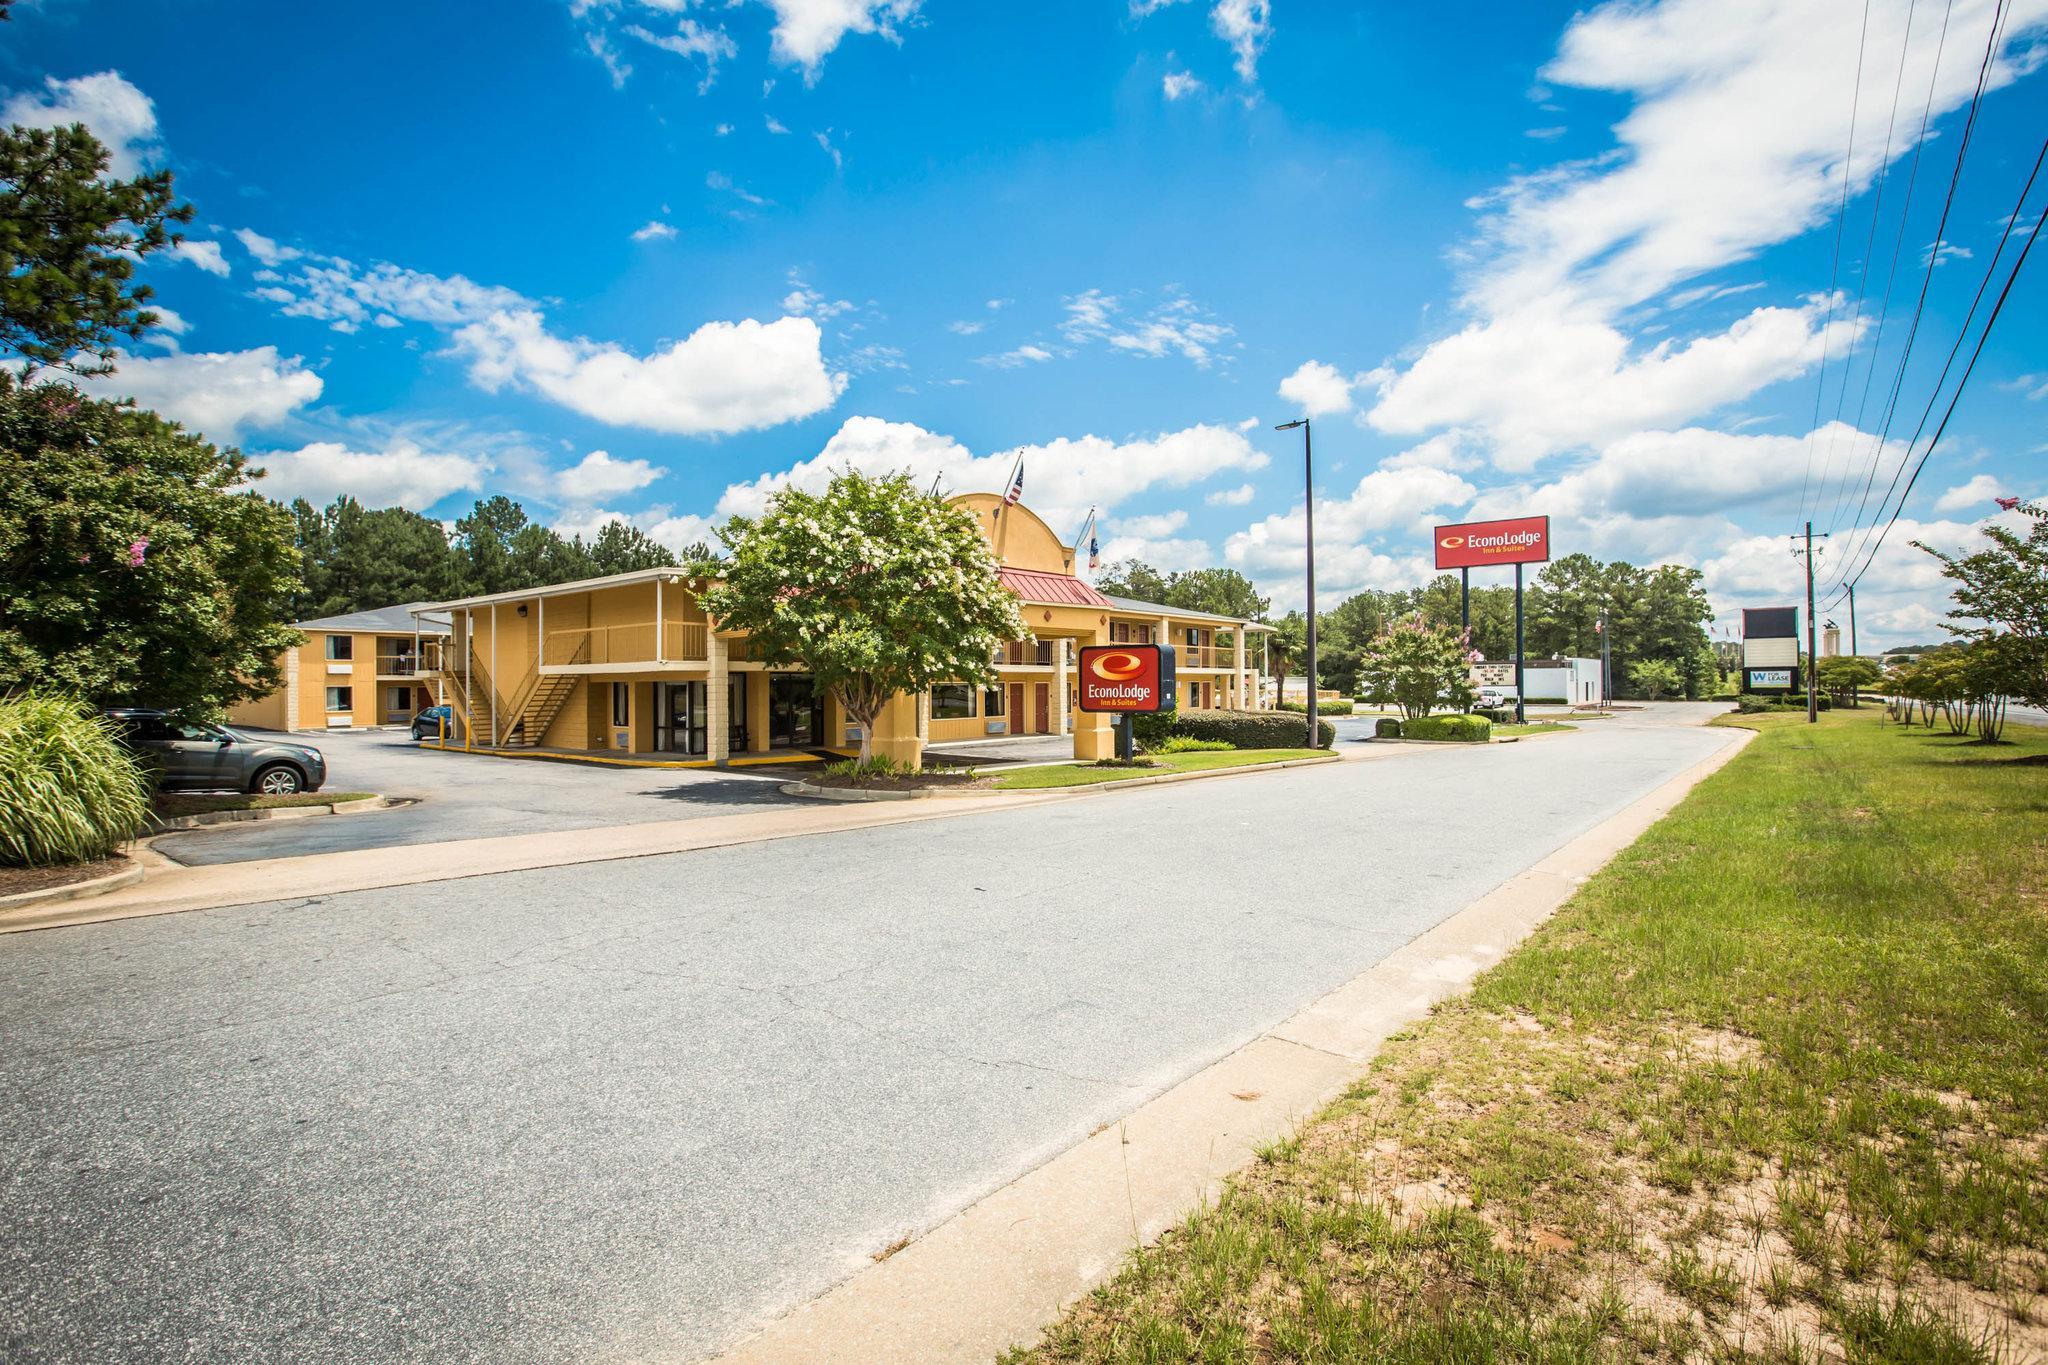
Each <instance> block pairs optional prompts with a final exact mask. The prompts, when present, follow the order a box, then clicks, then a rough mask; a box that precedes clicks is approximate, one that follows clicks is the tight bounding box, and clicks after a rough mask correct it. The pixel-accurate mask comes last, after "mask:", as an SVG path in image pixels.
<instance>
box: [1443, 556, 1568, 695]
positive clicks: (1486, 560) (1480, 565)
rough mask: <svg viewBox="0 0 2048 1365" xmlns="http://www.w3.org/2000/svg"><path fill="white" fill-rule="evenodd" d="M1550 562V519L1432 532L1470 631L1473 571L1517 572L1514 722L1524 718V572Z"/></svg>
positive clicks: (1467, 630)
mask: <svg viewBox="0 0 2048 1365" xmlns="http://www.w3.org/2000/svg"><path fill="white" fill-rule="evenodd" d="M1549 559H1550V518H1549V517H1510V518H1508V519H1507V520H1506V521H1468V522H1465V523H1464V524H1463V525H1460V526H1439V527H1437V528H1436V566H1437V567H1438V568H1439V569H1456V570H1457V571H1458V577H1459V579H1460V583H1459V592H1458V597H1459V601H1460V603H1461V605H1460V608H1459V615H1460V616H1461V617H1462V618H1463V620H1464V627H1465V630H1466V632H1467V633H1468V634H1469V633H1470V632H1471V630H1472V571H1473V570H1474V569H1485V568H1490V567H1492V566H1493V565H1495V564H1512V565H1514V566H1515V719H1516V720H1525V719H1527V718H1528V710H1527V703H1526V702H1525V701H1524V700H1523V696H1522V682H1523V678H1524V674H1523V670H1522V566H1523V565H1524V564H1543V563H1547V562H1549Z"/></svg>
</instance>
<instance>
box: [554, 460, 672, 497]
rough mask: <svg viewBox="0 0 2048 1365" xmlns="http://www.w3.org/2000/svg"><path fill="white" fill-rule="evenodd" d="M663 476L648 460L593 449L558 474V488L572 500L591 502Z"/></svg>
mask: <svg viewBox="0 0 2048 1365" xmlns="http://www.w3.org/2000/svg"><path fill="white" fill-rule="evenodd" d="M660 477H661V471H660V470H658V469H656V468H655V467H654V466H653V465H651V464H649V463H648V462H647V461H645V460H618V459H614V458H612V456H611V454H610V453H609V452H607V451H602V450H593V451H591V452H590V453H589V454H588V455H585V456H584V457H583V458H582V459H581V460H579V461H577V462H576V463H575V464H573V465H571V466H569V467H568V468H567V469H564V470H562V471H561V472H560V473H559V474H557V475H555V489H556V491H557V492H559V493H560V494H561V495H562V497H563V498H565V499H566V500H568V501H569V502H572V503H579V504H591V503H597V502H601V501H603V500H604V499H606V498H615V497H617V496H619V495H620V494H622V493H635V492H638V491H639V490H640V489H643V488H645V487H647V485H648V484H650V483H653V482H654V481H655V480H656V479H658V478H660Z"/></svg>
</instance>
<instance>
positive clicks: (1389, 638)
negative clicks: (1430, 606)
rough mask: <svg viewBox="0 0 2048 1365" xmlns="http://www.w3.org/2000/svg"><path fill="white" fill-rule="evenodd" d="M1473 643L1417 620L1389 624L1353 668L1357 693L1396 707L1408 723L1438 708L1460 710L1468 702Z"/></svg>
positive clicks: (1443, 627)
mask: <svg viewBox="0 0 2048 1365" xmlns="http://www.w3.org/2000/svg"><path fill="white" fill-rule="evenodd" d="M1471 653H1472V641H1471V639H1470V638H1469V637H1468V636H1466V635H1465V634H1464V632H1462V631H1456V630H1452V629H1451V628H1450V627H1449V626H1432V625H1428V624H1426V623H1424V621H1423V619H1422V618H1421V617H1420V616H1417V617H1414V618H1413V619H1411V620H1407V621H1399V622H1396V623H1395V624H1393V625H1391V626H1388V627H1387V628H1386V629H1385V630H1384V631H1382V632H1380V634H1378V635H1377V636H1375V637H1373V639H1372V641H1371V643H1369V644H1368V645H1366V647H1365V652H1364V654H1363V655H1362V656H1361V657H1360V659H1359V664H1358V687H1359V695H1361V696H1363V697H1364V698H1365V699H1366V700H1367V701H1370V702H1373V703H1375V704H1377V705H1381V706H1398V707H1400V708H1401V714H1402V715H1404V716H1406V717H1407V718H1408V719H1410V720H1414V719H1415V718H1417V717H1418V716H1426V715H1428V714H1429V713H1430V712H1431V711H1433V710H1435V709H1437V708H1438V707H1445V708H1448V709H1450V710H1454V711H1462V710H1464V709H1465V708H1466V707H1468V706H1470V705H1471V704H1472V680H1471V675H1470V668H1471V662H1470V661H1471Z"/></svg>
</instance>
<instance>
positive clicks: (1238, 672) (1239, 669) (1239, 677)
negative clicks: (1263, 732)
mask: <svg viewBox="0 0 2048 1365" xmlns="http://www.w3.org/2000/svg"><path fill="white" fill-rule="evenodd" d="M1230 634H1231V649H1230V654H1231V659H1230V668H1231V674H1230V677H1231V683H1232V686H1233V689H1234V690H1235V691H1236V692H1237V696H1236V697H1235V698H1234V699H1233V700H1234V702H1235V705H1236V709H1237V710H1239V711H1249V710H1251V709H1252V708H1251V705H1250V704H1249V703H1248V702H1246V700H1245V695H1244V622H1242V621H1240V622H1238V623H1237V629H1236V630H1233V631H1231V632H1230Z"/></svg>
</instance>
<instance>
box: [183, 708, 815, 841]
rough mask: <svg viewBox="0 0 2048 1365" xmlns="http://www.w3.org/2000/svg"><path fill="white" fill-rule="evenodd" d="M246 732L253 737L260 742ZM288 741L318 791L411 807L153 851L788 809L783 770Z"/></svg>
mask: <svg viewBox="0 0 2048 1365" xmlns="http://www.w3.org/2000/svg"><path fill="white" fill-rule="evenodd" d="M247 733H249V734H251V735H254V736H259V737H260V736H266V735H268V733H269V732H266V731H259V730H249V731H247ZM280 737H281V736H280ZM292 740H293V742H295V743H308V742H310V743H312V744H313V745H315V746H316V747H317V748H319V749H320V750H321V751H322V752H323V753H325V754H326V755H327V785H326V786H325V787H324V788H322V790H323V791H327V792H334V793H341V792H378V793H380V794H382V795H384V796H389V797H397V798H404V799H407V800H410V801H412V802H415V803H416V804H412V805H406V806H400V807H398V808H396V809H393V810H383V811H372V812H368V813H366V814H362V815H337V816H331V817H323V818H318V819H308V820H278V821H265V822H261V823H253V824H236V825H225V826H216V827H214V828H211V829H200V830H190V831H186V832H183V833H179V834H169V835H164V836H163V837H161V838H159V839H157V840H156V842H155V843H154V845H153V847H154V848H155V849H156V850H157V852H159V853H162V854H164V855H165V856H167V857H170V858H173V859H175V860H176V861H178V862H181V863H188V864H189V863H231V862H246V861H249V860H251V859H256V858H290V857H297V856H300V855H302V854H307V853H335V852H340V851H343V850H347V849H362V848H392V847H397V846H400V845H405V844H431V843H439V842H441V841H443V840H447V839H482V838H489V837H491V836H494V835H501V834H527V833H534V832H538V831H542V830H562V829H594V828H598V827H601V826H606V825H633V824H645V823H648V822H650V821H654V820H683V819H690V818H693V817H695V816H700V815H732V814H736V813H738V812H741V811H747V810H758V809H760V808H761V807H763V806H771V805H780V804H787V803H789V802H791V801H794V800H797V799H799V798H795V797H788V796H784V795H783V794H782V792H781V791H780V789H779V788H780V784H781V783H783V782H786V781H788V780H789V778H790V776H791V775H792V773H793V771H794V769H793V768H782V767H775V768H756V769H744V770H743V769H734V770H732V771H728V772H714V771H710V770H700V769H691V768H628V767H609V766H600V765H596V764H583V763H567V762H551V761H548V760H545V759H534V758H498V757H492V756H488V755H482V754H463V753H441V752H439V751H436V750H431V749H422V748H421V747H420V746H418V745H416V744H414V743H413V741H412V739H411V738H410V737H409V736H408V735H407V734H406V732H405V731H403V730H341V731H335V732H332V733H329V734H324V735H314V736H305V735H295V736H292ZM806 766H811V765H806Z"/></svg>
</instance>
